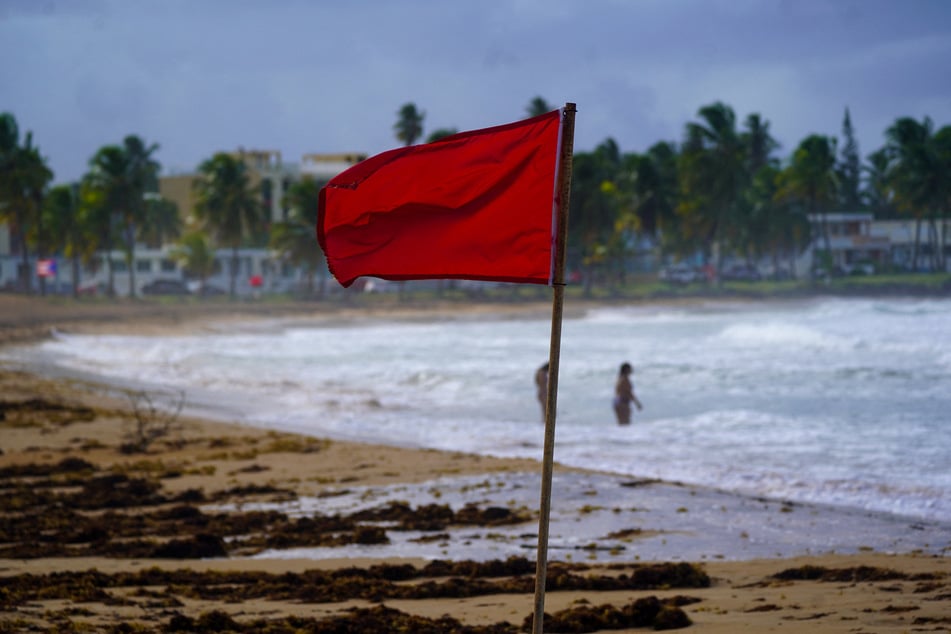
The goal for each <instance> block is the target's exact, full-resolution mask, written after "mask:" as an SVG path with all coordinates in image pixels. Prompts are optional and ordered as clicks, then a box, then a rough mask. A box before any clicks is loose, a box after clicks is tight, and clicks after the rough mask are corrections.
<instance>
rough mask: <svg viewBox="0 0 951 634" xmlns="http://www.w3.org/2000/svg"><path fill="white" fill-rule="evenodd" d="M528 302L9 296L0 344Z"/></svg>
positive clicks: (778, 294) (653, 298)
mask: <svg viewBox="0 0 951 634" xmlns="http://www.w3.org/2000/svg"><path fill="white" fill-rule="evenodd" d="M531 290H534V291H536V292H535V293H533V294H532V295H531V296H530V297H527V298H526V297H523V296H515V295H512V296H506V295H493V296H480V295H478V294H474V295H466V294H461V295H458V294H457V295H455V296H450V297H440V296H425V297H420V296H418V295H419V294H418V293H417V294H410V295H408V297H406V298H405V299H404V298H400V297H398V296H397V294H395V293H393V294H390V295H391V296H382V295H374V296H369V297H365V296H360V295H354V296H350V297H348V298H341V297H335V298H333V299H329V300H319V301H318V300H315V301H304V300H296V299H271V298H267V299H263V300H237V301H230V300H227V299H214V300H198V299H195V298H184V299H180V298H165V299H136V300H128V299H116V300H111V301H109V300H104V299H95V300H88V299H81V300H75V299H72V298H64V297H59V296H48V297H40V296H36V295H14V294H3V293H0V345H5V344H13V343H28V342H31V341H42V340H43V339H46V338H48V337H49V336H50V334H51V332H53V331H54V330H58V331H61V332H72V333H83V332H102V331H104V330H107V331H109V332H121V331H123V330H126V329H129V328H132V329H134V330H135V331H136V332H142V331H143V330H146V331H152V332H156V334H157V333H158V331H167V332H171V331H180V330H181V329H182V328H187V327H193V326H199V327H200V326H201V325H202V324H207V323H209V322H227V321H234V320H257V319H288V318H297V317H300V318H306V319H334V318H340V319H349V318H352V317H354V316H372V317H388V318H390V317H394V318H409V319H412V318H426V317H432V316H446V315H463V314H467V315H477V314H480V313H481V314H492V315H499V316H532V317H536V316H539V317H545V318H547V317H548V316H550V311H551V305H550V301H549V300H548V299H547V289H546V288H544V287H535V288H533V289H531ZM569 290H570V291H571V292H569V294H568V295H567V297H566V299H565V315H566V316H571V315H572V314H578V312H579V311H586V310H589V309H592V308H599V307H616V306H651V305H678V306H685V305H687V306H689V305H693V304H698V303H704V302H711V301H723V302H790V301H804V300H820V299H828V298H849V299H859V298H869V299H874V298H890V299H897V298H903V297H907V298H908V299H923V298H934V299H951V277H949V278H948V281H945V282H944V283H942V284H940V285H938V284H914V283H875V284H868V283H863V284H859V283H851V284H843V283H841V281H837V282H835V283H834V285H830V286H829V287H816V286H812V287H808V288H806V287H802V286H795V287H790V288H781V289H762V288H760V287H757V286H749V287H739V288H737V287H732V286H730V287H727V288H723V289H716V290H713V289H709V290H708V289H702V288H688V289H678V288H675V287H671V288H663V289H652V290H649V291H648V292H645V293H644V294H639V295H631V294H629V293H624V292H618V293H615V294H605V293H603V292H598V293H595V294H593V296H592V297H585V296H584V292H583V289H581V288H575V287H573V288H571V289H569Z"/></svg>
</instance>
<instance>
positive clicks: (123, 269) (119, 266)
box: [112, 260, 129, 273]
mask: <svg viewBox="0 0 951 634" xmlns="http://www.w3.org/2000/svg"><path fill="white" fill-rule="evenodd" d="M112 270H113V271H114V272H116V273H128V272H129V267H127V266H126V265H125V260H112Z"/></svg>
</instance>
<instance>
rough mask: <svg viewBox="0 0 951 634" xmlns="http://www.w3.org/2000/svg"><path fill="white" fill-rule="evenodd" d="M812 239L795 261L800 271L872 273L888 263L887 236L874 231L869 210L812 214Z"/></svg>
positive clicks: (888, 246)
mask: <svg viewBox="0 0 951 634" xmlns="http://www.w3.org/2000/svg"><path fill="white" fill-rule="evenodd" d="M808 218H809V224H810V226H811V229H812V231H811V233H812V241H811V242H810V244H809V246H808V247H807V248H806V250H805V251H803V253H802V254H801V255H800V256H799V258H798V259H797V261H796V269H797V271H799V272H802V271H812V272H813V274H819V275H829V274H840V275H842V274H844V275H850V274H872V273H874V272H875V271H878V270H882V269H883V268H885V267H886V266H887V265H888V263H889V259H888V258H889V254H890V244H889V240H888V237H887V236H882V235H879V234H878V233H876V232H874V231H872V226H873V224H874V222H875V221H874V216H873V215H872V214H870V213H865V212H857V213H848V212H836V213H826V214H810V215H809V216H808Z"/></svg>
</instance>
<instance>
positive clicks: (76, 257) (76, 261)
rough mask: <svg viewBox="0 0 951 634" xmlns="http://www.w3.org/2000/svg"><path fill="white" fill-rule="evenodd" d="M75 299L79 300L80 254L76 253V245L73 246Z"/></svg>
mask: <svg viewBox="0 0 951 634" xmlns="http://www.w3.org/2000/svg"><path fill="white" fill-rule="evenodd" d="M72 278H73V299H78V298H79V254H77V253H76V248H75V245H74V246H73V270H72Z"/></svg>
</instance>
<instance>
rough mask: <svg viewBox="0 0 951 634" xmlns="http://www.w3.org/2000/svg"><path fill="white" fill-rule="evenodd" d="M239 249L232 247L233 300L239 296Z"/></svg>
mask: <svg viewBox="0 0 951 634" xmlns="http://www.w3.org/2000/svg"><path fill="white" fill-rule="evenodd" d="M237 284H238V247H231V288H230V295H231V299H234V298H236V297H237V296H238V286H237Z"/></svg>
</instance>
